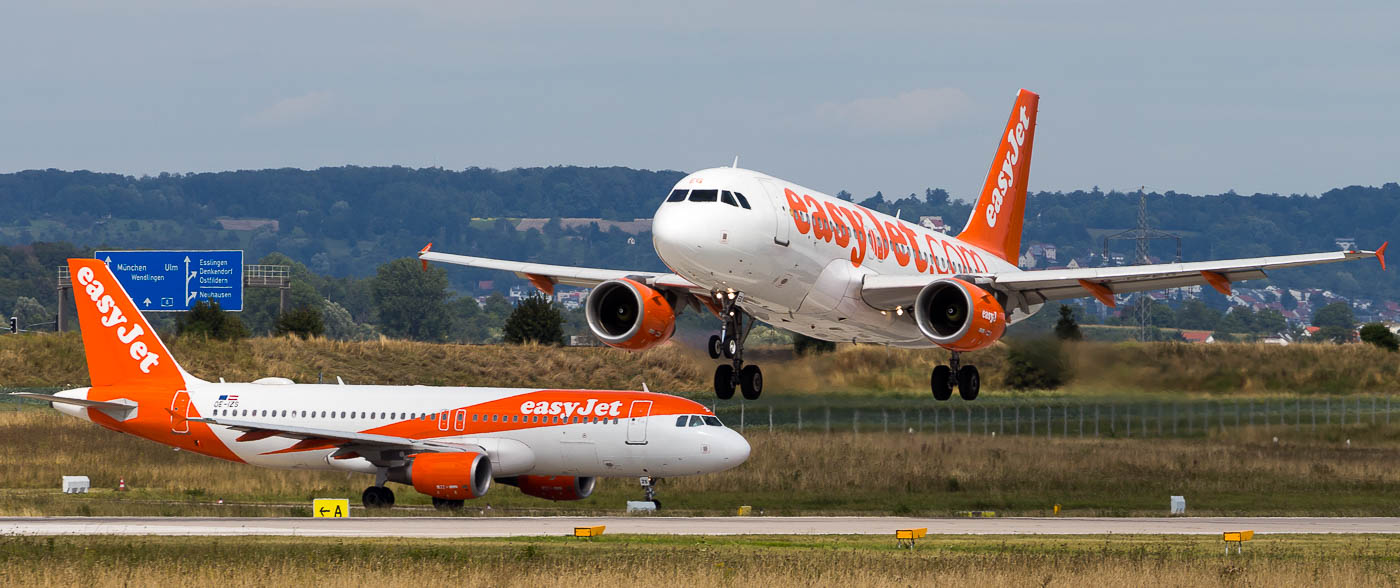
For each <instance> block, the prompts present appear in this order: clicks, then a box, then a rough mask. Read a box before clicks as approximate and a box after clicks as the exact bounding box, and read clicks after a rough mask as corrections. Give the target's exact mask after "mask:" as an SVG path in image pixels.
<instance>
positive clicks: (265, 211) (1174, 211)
mask: <svg viewBox="0 0 1400 588" xmlns="http://www.w3.org/2000/svg"><path fill="white" fill-rule="evenodd" d="M683 175H684V174H683V172H678V171H648V170H634V169H629V168H620V167H612V168H581V167H548V168H525V169H515V170H506V171H498V170H492V169H480V168H471V169H466V170H462V171H451V170H444V169H439V168H427V169H411V168H404V167H376V168H366V167H338V168H322V169H317V170H297V169H273V170H259V171H237V172H220V173H197V174H161V175H159V176H155V177H132V176H124V175H119V174H103V173H92V172H85V171H71V172H70V171H59V170H42V171H25V172H19V173H11V174H0V206H3V210H4V211H5V215H4V217H3V218H0V244H7V245H24V244H29V243H32V242H40V241H43V242H67V243H72V244H75V245H77V246H79V247H82V248H93V247H112V248H240V249H244V250H246V251H247V258H248V259H250V260H256V259H259V258H261V257H263V256H264V255H267V254H268V253H271V252H274V251H276V252H281V253H285V254H287V255H288V256H290V257H291V258H292V259H294V260H296V261H300V262H302V263H305V264H306V265H307V266H308V267H309V268H310V269H311V270H312V271H315V272H317V273H322V274H327V275H334V276H365V275H369V274H371V273H373V272H374V270H375V267H376V266H377V265H378V264H380V263H382V262H384V261H387V260H390V259H393V258H397V257H404V256H410V255H412V254H413V253H414V252H415V251H417V250H418V249H420V248H421V247H422V246H423V245H424V244H425V243H427V242H429V241H432V242H434V243H435V246H434V248H435V249H437V250H441V251H450V252H459V253H471V254H477V255H487V256H497V257H505V258H511V259H522V260H537V261H547V262H552V263H572V264H587V265H592V266H610V267H622V268H635V269H660V268H661V265H660V262H659V260H657V259H656V257H655V254H654V253H653V252H652V249H651V247H650V241H651V238H650V234H648V233H645V232H642V233H639V234H636V235H631V234H626V233H624V232H623V231H621V230H619V229H612V230H603V229H599V228H596V227H592V226H588V225H584V226H582V227H578V228H572V229H570V228H565V227H561V226H560V225H559V224H558V223H550V224H546V225H544V226H542V227H541V228H540V230H531V231H517V230H516V228H515V225H516V222H515V221H514V220H513V219H518V218H521V217H536V218H559V217H583V218H601V219H608V220H623V221H626V220H632V219H634V218H648V217H650V216H651V215H652V213H653V212H654V211H655V209H656V206H657V205H658V204H659V203H660V202H661V200H662V199H663V198H664V196H665V194H666V192H667V191H668V190H669V189H670V187H671V186H672V184H674V183H675V182H676V181H677V180H678V179H680V178H681V177H682V176H683ZM799 179H800V178H799ZM842 196H843V197H847V198H851V199H853V200H855V201H857V202H860V203H862V204H866V205H869V206H873V207H875V208H878V209H881V210H884V211H886V212H889V213H891V214H893V213H895V212H896V211H899V212H900V214H901V216H902V217H903V218H905V219H917V218H918V217H919V216H925V215H939V216H943V217H944V219H945V220H946V221H947V222H948V224H949V225H952V227H953V228H954V230H956V229H958V228H961V226H962V224H963V222H964V221H965V219H966V218H967V215H968V213H969V212H970V207H969V205H968V204H966V203H964V202H961V201H958V200H952V199H950V198H949V197H948V193H947V192H945V191H944V190H941V189H930V190H927V191H926V192H925V193H924V194H920V195H913V194H911V195H908V196H905V197H903V198H899V199H894V198H887V197H885V196H884V195H881V194H876V195H856V196H854V197H851V196H849V195H846V194H844V193H843V194H842ZM1136 205H1137V196H1136V195H1133V194H1122V193H1116V192H1107V193H1105V192H1100V191H1098V190H1097V189H1094V190H1090V191H1076V192H1069V193H1058V192H1056V193H1045V192H1041V193H1036V194H1033V195H1032V196H1031V198H1030V201H1029V205H1028V212H1027V218H1026V223H1025V231H1026V234H1025V239H1024V240H1023V243H1025V244H1030V243H1032V242H1046V243H1053V244H1055V245H1056V246H1057V248H1058V262H1059V263H1061V264H1063V263H1065V262H1066V261H1067V260H1069V259H1071V258H1084V257H1087V255H1088V254H1089V253H1090V252H1096V251H1098V250H1099V249H1100V248H1101V237H1102V235H1103V234H1104V233H1106V232H1109V231H1112V230H1121V229H1126V228H1130V227H1132V226H1133V225H1134V224H1135V223H1136V216H1137V206H1136ZM1148 212H1149V217H1150V220H1151V223H1152V224H1153V225H1154V226H1155V227H1157V228H1161V229H1165V230H1171V231H1176V232H1178V233H1180V234H1182V236H1183V257H1184V258H1185V259H1186V260H1201V259H1212V258H1224V257H1248V256H1259V255H1275V254H1288V253H1300V252H1308V251H1326V250H1332V249H1336V248H1337V245H1336V242H1335V240H1336V239H1337V238H1342V237H1348V238H1354V239H1355V240H1356V244H1357V246H1358V247H1362V248H1374V247H1376V246H1377V245H1379V244H1380V243H1381V242H1382V241H1385V240H1388V239H1391V238H1393V237H1395V236H1396V235H1397V234H1400V231H1397V229H1400V186H1397V185H1396V184H1395V183H1387V184H1385V185H1384V186H1382V187H1378V188H1377V187H1359V186H1352V187H1347V188H1341V189H1336V190H1331V191H1328V192H1326V193H1324V194H1322V195H1320V196H1298V195H1294V196H1279V195H1272V194H1255V195H1250V196H1245V195H1237V194H1234V193H1227V194H1217V195H1206V196H1191V195H1187V194H1178V193H1173V192H1167V193H1165V194H1156V193H1153V194H1149V197H1148ZM227 218H233V219H266V220H275V221H277V223H276V226H275V227H273V226H272V224H271V223H265V222H264V223H259V222H257V221H253V222H247V223H243V224H238V223H234V224H230V223H228V222H227V221H225V222H224V223H222V224H221V223H220V222H219V220H218V219H227ZM629 239H631V241H630V242H629ZM1118 250H1119V251H1121V252H1123V253H1127V254H1129V255H1131V251H1132V249H1131V245H1130V244H1123V245H1122V246H1121V247H1120V248H1119V249H1118ZM1153 254H1154V255H1156V256H1160V257H1162V258H1165V260H1168V261H1169V260H1170V259H1171V257H1172V255H1173V254H1174V247H1173V246H1172V245H1171V244H1170V243H1166V242H1158V243H1154V245H1153ZM450 274H451V276H452V279H453V283H454V284H455V285H456V286H457V287H458V288H459V289H463V290H470V289H471V288H472V287H473V286H474V285H475V280H478V279H492V278H495V279H497V280H507V279H509V276H505V275H501V274H498V273H492V272H477V271H468V270H460V271H459V270H454V271H453V272H450ZM1396 274H1397V272H1389V273H1387V274H1381V273H1380V272H1379V271H1378V270H1377V268H1376V267H1375V266H1374V264H1373V263H1372V264H1340V265H1332V266H1324V267H1320V268H1313V269H1308V270H1290V271H1289V272H1280V273H1279V274H1276V276H1275V277H1276V280H1280V281H1287V282H1288V283H1287V285H1289V286H1291V287H1295V288H1298V287H1322V288H1329V289H1333V290H1335V291H1337V292H1339V293H1342V294H1344V295H1347V296H1352V297H1372V298H1378V299H1392V300H1393V299H1397V298H1400V296H1397V294H1400V288H1397V286H1400V281H1397V279H1396V277H1395V275H1396Z"/></svg>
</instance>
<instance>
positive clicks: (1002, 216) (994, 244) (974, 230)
mask: <svg viewBox="0 0 1400 588" xmlns="http://www.w3.org/2000/svg"><path fill="white" fill-rule="evenodd" d="M1039 104H1040V95H1038V94H1036V93H1034V92H1031V91H1030V90H1021V91H1020V92H1019V93H1017V94H1016V105H1015V106H1014V107H1013V108H1012V109H1011V118H1010V120H1007V121H1006V132H1005V133H1003V134H1002V140H1001V142H1000V144H999V145H998V146H997V155H996V158H995V159H993V160H992V169H991V170H990V171H988V172H987V183H985V184H983V185H982V195H981V196H980V197H979V198H978V199H977V205H976V206H974V207H972V216H971V218H968V219H967V226H966V227H963V230H962V232H961V233H958V239H960V240H962V241H965V242H967V243H969V244H972V245H976V246H978V247H981V248H982V249H985V250H987V251H989V252H991V253H994V254H996V255H998V256H1001V258H1002V259H1005V260H1007V261H1009V262H1011V263H1016V259H1017V258H1018V257H1019V256H1020V255H1021V224H1022V222H1023V221H1024V220H1025V214H1026V182H1027V180H1028V179H1029V178H1030V175H1031V146H1032V145H1033V144H1034V142H1035V115H1036V108H1037V107H1038V106H1039Z"/></svg>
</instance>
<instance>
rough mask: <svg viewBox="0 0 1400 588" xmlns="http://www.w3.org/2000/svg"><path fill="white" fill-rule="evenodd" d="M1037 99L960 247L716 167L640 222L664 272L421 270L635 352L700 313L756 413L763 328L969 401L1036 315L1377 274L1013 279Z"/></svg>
mask: <svg viewBox="0 0 1400 588" xmlns="http://www.w3.org/2000/svg"><path fill="white" fill-rule="evenodd" d="M1039 99H1040V97H1039V96H1037V95H1036V94H1034V93H1032V92H1029V91H1027V90H1021V91H1020V93H1019V94H1017V96H1016V103H1015V105H1014V106H1013V107H1012V109H1011V118H1010V119H1009V120H1008V121H1007V123H1006V130H1005V132H1003V133H1002V135H1001V138H1000V139H999V140H998V144H997V151H996V156H995V157H994V158H993V159H992V167H991V170H990V171H988V173H987V180H986V183H984V184H983V186H982V193H981V196H980V197H979V198H978V200H977V204H976V205H975V206H974V207H973V209H972V215H971V218H969V219H968V221H967V226H966V227H964V228H963V230H962V232H960V233H958V236H957V238H952V237H948V236H946V235H943V234H941V233H936V232H933V231H930V230H928V229H925V228H923V227H921V226H919V225H916V224H912V223H909V222H906V221H903V220H900V219H898V218H893V217H890V216H887V215H884V214H881V213H878V212H875V211H873V210H870V209H867V208H864V207H861V206H857V205H855V204H852V203H850V202H846V201H843V200H840V199H837V198H833V197H831V196H828V195H826V194H822V193H820V192H817V191H815V190H811V189H808V188H804V187H802V186H799V185H797V184H794V183H792V182H788V181H785V180H780V179H778V178H774V177H772V176H768V175H765V174H762V173H759V172H756V171H751V170H746V169H738V168H717V169H707V170H701V171H698V172H695V173H693V174H690V175H688V176H686V177H685V178H682V179H681V181H680V182H679V183H677V184H676V186H675V188H674V189H673V190H672V191H671V193H670V195H669V196H667V197H666V200H665V202H664V203H662V204H661V207H660V208H658V209H657V211H656V215H655V218H654V219H653V221H652V240H653V242H654V245H655V246H656V253H657V255H659V256H660V257H661V261H662V262H664V263H665V264H666V266H667V267H669V268H670V269H671V271H673V272H675V273H669V274H658V273H653V272H640V271H625V270H606V269H588V268H574V267H564V266H557V265H545V264H539V263H524V262H516V261H502V260H496V259H485V258H480V257H467V256H463V255H450V254H446V253H435V252H432V251H430V249H431V247H432V244H429V245H428V247H425V248H424V249H423V250H422V251H421V252H419V257H420V258H421V259H423V260H424V262H428V261H439V262H444V263H453V264H459V265H466V266H472V267H481V268H490V269H499V270H507V271H512V272H515V273H516V274H517V275H519V276H522V277H527V278H529V279H530V281H531V282H532V283H534V284H535V286H536V287H538V288H539V289H541V290H543V291H545V292H546V293H549V292H552V290H553V287H554V285H555V284H567V285H570V286H584V287H591V288H593V292H592V294H590V295H589V297H588V302H587V304H586V306H585V310H586V314H587V318H588V327H589V329H591V330H592V331H593V334H594V335H596V336H597V337H598V338H599V339H601V340H602V341H603V342H604V343H606V344H608V345H611V346H613V347H621V348H623V349H644V348H647V347H650V346H653V345H657V344H659V343H661V342H663V341H665V340H666V339H667V338H669V337H670V336H671V334H672V332H673V331H674V318H675V315H676V313H678V312H680V311H682V310H683V309H684V308H685V307H686V306H694V307H696V308H697V309H698V308H700V307H704V308H708V309H709V310H710V311H711V312H713V313H715V314H716V315H717V316H718V317H719V318H720V319H721V320H722V321H723V326H722V328H721V330H720V334H719V335H716V336H713V337H711V338H710V356H711V357H714V358H718V357H719V356H720V355H721V354H723V355H724V356H725V357H728V358H730V360H731V361H730V362H729V363H725V364H721V365H719V366H717V367H716V368H715V379H714V382H715V394H716V395H717V396H719V397H720V398H731V397H733V395H734V387H735V386H736V385H738V386H739V387H740V388H741V389H742V390H743V394H744V397H745V398H749V399H754V398H758V396H759V394H760V393H761V392H762V391H763V375H762V372H760V371H759V369H758V366H756V365H747V366H745V365H744V361H743V351H744V339H745V337H746V336H747V335H748V333H749V329H751V328H752V327H753V324H754V320H755V319H757V320H761V321H764V322H766V323H769V324H771V325H774V326H778V327H782V328H784V329H787V330H789V331H795V332H798V333H802V334H805V335H809V336H812V337H816V338H818V339H824V340H827V341H853V342H872V343H884V344H888V345H896V346H900V347H931V346H939V347H943V348H946V349H948V350H950V351H952V354H951V359H950V361H949V364H948V365H940V366H937V367H934V368H933V373H932V374H931V376H930V378H929V380H930V382H929V384H930V387H931V388H932V391H933V396H934V398H936V399H938V400H946V399H948V398H949V397H950V396H951V395H952V390H953V388H954V387H956V388H957V390H958V393H959V395H961V396H962V397H963V398H964V399H966V400H972V399H974V398H976V397H977V393H978V389H979V388H980V378H979V377H978V373H977V368H976V367H974V366H972V365H968V364H964V363H962V361H961V353H962V352H964V351H973V350H977V349H982V348H984V347H987V346H989V345H991V344H992V343H995V342H996V341H997V339H999V338H1001V336H1002V333H1003V332H1005V330H1006V326H1007V325H1008V324H1011V323H1014V322H1017V321H1020V320H1022V319H1025V318H1027V317H1029V316H1030V315H1032V314H1034V313H1035V312H1036V311H1038V310H1040V308H1041V307H1042V306H1043V305H1044V303H1045V302H1046V301H1049V300H1059V299H1065V298H1079V297H1085V296H1092V297H1094V298H1097V299H1098V300H1099V301H1101V302H1103V303H1104V304H1106V305H1109V306H1113V305H1114V298H1113V297H1114V295H1115V294H1123V293H1128V292H1140V291H1144V290H1158V289H1163V288H1178V287H1182V286H1190V285H1210V286H1211V287H1213V288H1215V289H1217V290H1220V291H1221V292H1226V293H1228V292H1229V291H1230V283H1231V282H1237V281H1240V280H1248V279H1256V278H1262V277H1264V276H1265V274H1264V272H1265V271H1266V270H1270V269H1277V268H1286V267H1297V266H1303V265H1313V264H1319V263H1332V262H1336V261H1346V260H1350V259H1358V258H1367V257H1376V258H1378V259H1380V262H1381V269H1385V258H1384V257H1383V255H1384V254H1385V245H1384V244H1382V245H1381V246H1380V247H1378V248H1377V249H1376V250H1375V251H1331V252H1326V253H1310V254H1303V255H1284V256H1277V257H1256V258H1250V259H1230V260H1223V261H1201V262H1191V263H1164V264H1154V265H1130V266H1118V267H1095V268H1078V269H1062V270H1044V271H1022V270H1020V269H1018V268H1017V267H1016V260H1017V258H1018V256H1019V255H1020V250H1021V223H1022V219H1023V217H1024V214H1025V208H1026V182H1027V178H1028V177H1029V174H1030V166H1031V147H1032V145H1033V144H1034V139H1035V120H1036V105H1037V103H1038V102H1039Z"/></svg>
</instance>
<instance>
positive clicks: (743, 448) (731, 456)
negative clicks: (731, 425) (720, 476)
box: [725, 429, 751, 467]
mask: <svg viewBox="0 0 1400 588" xmlns="http://www.w3.org/2000/svg"><path fill="white" fill-rule="evenodd" d="M726 445H728V448H727V451H725V459H726V460H728V461H729V463H730V465H731V467H732V466H737V465H739V464H741V463H744V462H745V461H748V459H749V451H750V450H751V448H750V447H749V440H748V439H745V438H744V436H743V435H740V434H739V433H737V432H735V431H734V430H733V429H730V430H729V441H728V442H727V443H726Z"/></svg>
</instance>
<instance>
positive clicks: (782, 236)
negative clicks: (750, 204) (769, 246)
mask: <svg viewBox="0 0 1400 588" xmlns="http://www.w3.org/2000/svg"><path fill="white" fill-rule="evenodd" d="M758 184H759V185H760V186H763V191H764V192H765V193H766V195H767V196H768V197H767V198H765V200H767V201H768V202H769V205H770V206H772V207H773V220H774V221H775V222H776V224H775V225H774V226H773V242H774V243H776V244H778V245H782V246H783V247H787V245H788V243H790V242H791V241H790V239H791V236H790V232H791V231H792V211H790V210H788V205H787V198H784V197H783V190H782V189H781V188H779V187H778V185H777V184H774V183H773V182H772V181H771V180H765V179H762V178H760V179H759V180H758Z"/></svg>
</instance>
